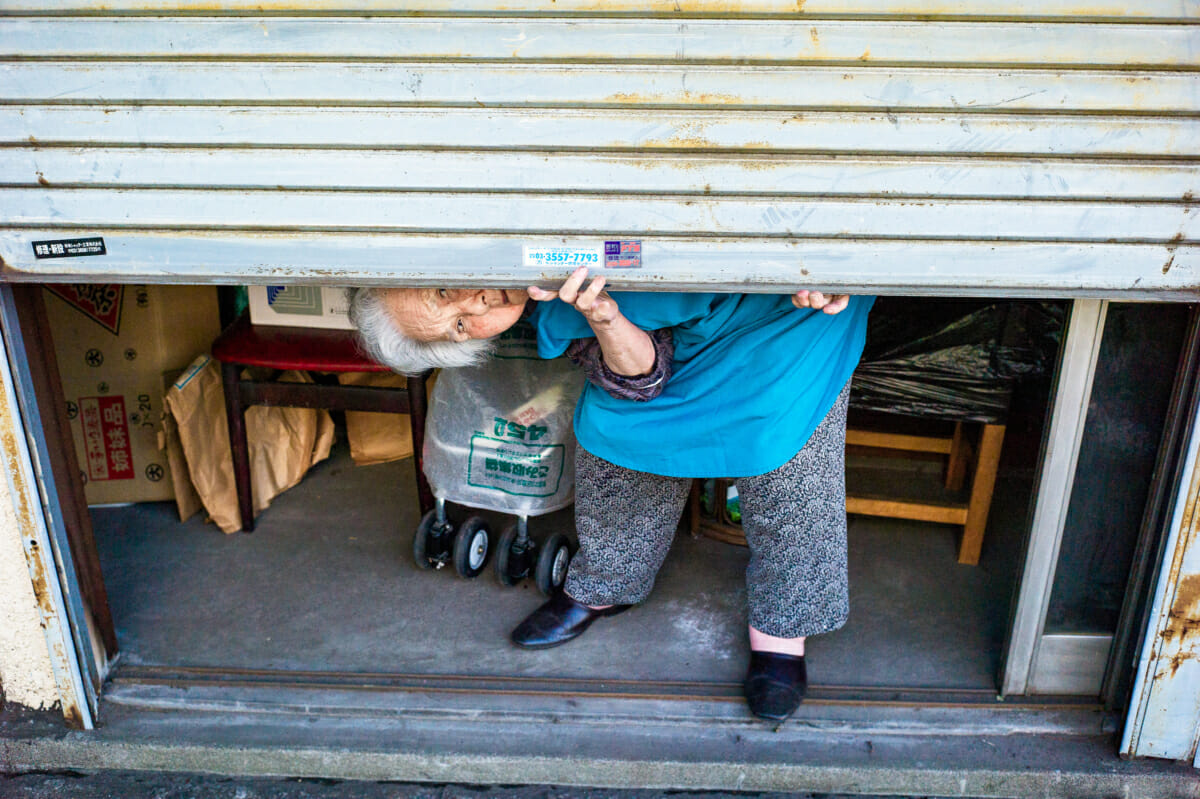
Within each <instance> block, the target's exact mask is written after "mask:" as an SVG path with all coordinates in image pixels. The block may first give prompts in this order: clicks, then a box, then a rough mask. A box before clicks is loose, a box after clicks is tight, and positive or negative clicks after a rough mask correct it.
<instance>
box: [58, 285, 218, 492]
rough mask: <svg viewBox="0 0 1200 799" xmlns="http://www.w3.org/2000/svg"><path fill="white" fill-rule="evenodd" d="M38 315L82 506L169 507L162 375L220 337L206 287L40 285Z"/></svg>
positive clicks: (213, 299) (214, 300)
mask: <svg viewBox="0 0 1200 799" xmlns="http://www.w3.org/2000/svg"><path fill="white" fill-rule="evenodd" d="M45 296H46V314H47V316H48V317H49V320H50V328H51V331H52V335H53V337H54V351H55V354H56V356H57V358H58V370H59V374H60V377H61V378H62V384H63V393H64V395H65V397H64V398H65V400H66V403H67V415H68V417H69V418H70V421H71V431H72V434H73V435H74V438H75V449H76V452H77V453H78V455H79V468H80V469H81V470H82V472H83V476H84V481H85V484H84V493H85V496H86V497H87V502H88V504H89V505H102V504H107V503H123V502H152V501H159V500H174V499H175V491H174V488H173V483H172V476H171V472H170V465H169V463H168V460H167V454H166V452H165V451H163V450H161V449H160V448H159V432H160V431H161V429H162V417H163V373H164V372H168V371H172V370H175V371H178V370H180V369H183V368H184V367H186V366H187V365H188V364H189V363H190V362H191V361H192V360H193V359H194V358H195V357H196V356H197V355H198V354H200V353H204V352H207V351H208V349H209V347H210V346H211V345H212V342H213V339H215V338H216V337H217V334H218V333H220V317H219V314H218V311H217V291H216V288H215V287H212V286H121V285H110V284H106V285H99V284H71V285H56V286H47V287H46V290H45Z"/></svg>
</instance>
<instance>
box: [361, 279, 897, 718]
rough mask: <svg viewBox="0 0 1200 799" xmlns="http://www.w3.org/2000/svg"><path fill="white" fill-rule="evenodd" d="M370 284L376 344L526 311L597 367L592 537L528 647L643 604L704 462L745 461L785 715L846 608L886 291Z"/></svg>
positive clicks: (534, 624) (524, 638) (364, 310)
mask: <svg viewBox="0 0 1200 799" xmlns="http://www.w3.org/2000/svg"><path fill="white" fill-rule="evenodd" d="M586 278H587V270H586V269H579V270H577V271H576V272H574V273H573V274H572V275H571V276H570V278H568V279H567V281H566V282H565V283H564V284H563V285H562V287H561V288H560V289H559V290H558V291H547V290H544V289H539V288H537V287H530V288H529V290H528V292H525V291H519V290H507V289H506V290H455V289H362V290H359V291H358V292H357V294H356V296H355V298H354V303H353V308H352V314H353V316H354V318H355V320H356V322H357V324H358V327H359V329H360V331H361V335H362V338H363V341H364V343H365V345H366V346H367V348H368V350H369V351H370V352H371V353H372V355H374V357H376V358H377V359H378V360H379V361H381V362H382V363H385V364H387V365H389V366H391V367H392V368H393V369H395V370H397V371H400V372H408V373H411V372H416V371H422V370H425V369H428V368H430V367H435V366H440V367H452V366H460V365H463V364H466V363H471V362H475V361H476V360H478V359H480V358H482V357H485V355H486V352H487V349H488V339H490V338H492V337H494V336H496V335H497V334H499V333H501V332H503V331H504V330H506V329H508V328H509V327H510V326H512V325H513V324H514V323H515V322H516V321H517V320H518V319H520V318H521V317H522V315H524V314H526V313H528V314H529V319H530V321H531V323H532V324H533V326H534V328H535V329H536V331H537V343H538V353H539V355H541V356H542V357H545V358H554V357H557V356H560V355H562V354H563V353H564V352H565V353H568V354H569V355H570V356H571V357H572V359H573V360H575V361H576V362H577V363H579V364H580V365H581V366H582V367H583V369H584V371H585V373H586V374H587V376H588V383H587V384H586V385H585V388H584V391H583V395H582V396H581V397H580V400H579V402H578V405H577V406H576V413H575V436H576V439H577V441H578V445H579V446H578V447H577V450H576V464H575V480H576V484H575V495H576V501H575V523H576V532H577V533H578V536H579V552H578V554H577V555H576V557H575V558H574V559H573V560H572V562H571V566H570V570H569V573H568V575H567V582H566V585H565V590H564V591H563V592H560V593H559V594H557V595H555V596H553V597H551V598H550V600H549V601H548V602H546V603H545V604H543V605H542V606H541V607H539V608H538V609H537V610H535V611H534V612H533V613H532V614H531V615H530V616H529V617H528V618H526V619H525V620H524V621H523V622H521V624H520V625H519V626H518V627H517V628H516V629H515V630H514V631H513V633H512V640H513V641H514V642H515V643H516V644H517V645H518V646H521V647H527V648H544V647H551V646H557V645H559V644H563V643H566V642H567V641H570V640H572V639H573V638H575V637H577V636H578V635H580V634H581V633H583V632H584V630H586V629H587V628H588V627H589V626H590V625H591V624H592V623H593V622H594V621H595V620H596V619H598V618H602V617H606V616H614V615H616V614H618V613H620V612H622V611H624V610H626V609H628V608H629V607H631V606H633V605H636V604H638V603H640V602H642V601H644V600H645V599H646V598H647V596H648V595H649V593H650V590H651V588H652V587H653V585H654V579H655V575H656V574H657V572H658V569H659V567H660V566H661V565H662V563H663V560H664V559H665V558H666V554H667V550H668V548H669V546H670V544H671V541H672V538H673V537H674V533H675V530H676V527H677V526H678V523H679V519H680V516H681V514H682V512H683V508H684V505H685V503H686V501H687V497H688V492H689V489H690V485H691V478H694V477H713V476H721V477H733V478H736V484H737V488H738V495H739V497H740V501H741V506H742V523H743V527H744V530H745V535H746V543H747V544H748V546H749V548H750V563H749V566H748V567H747V570H746V584H747V593H748V601H749V606H750V629H749V637H750V649H751V658H750V665H749V669H748V671H747V675H746V681H745V686H744V687H745V694H746V699H747V701H748V703H749V706H750V709H751V711H752V712H753V713H755V714H756V715H758V716H761V717H764V718H768V719H785V718H787V717H788V716H789V715H791V713H792V712H793V711H794V710H795V709H796V707H797V706H799V704H800V702H801V700H802V699H803V696H804V693H805V688H806V685H807V677H806V673H805V665H804V641H805V638H806V637H807V636H810V635H816V634H818V633H824V632H829V631H831V630H835V629H837V628H838V627H840V626H842V624H844V623H845V620H846V616H847V614H848V612H849V601H848V588H847V574H846V512H845V482H844V481H845V469H844V454H843V450H844V444H845V419H846V404H847V397H848V392H849V380H850V376H851V373H852V372H853V371H854V367H855V366H856V365H857V363H858V359H859V356H860V354H861V352H862V347H863V342H864V338H865V331H866V320H867V312H868V311H869V309H870V307H871V304H872V301H873V300H872V298H869V297H853V298H852V297H847V296H844V295H839V296H832V297H831V296H826V295H823V294H820V293H817V292H808V291H801V292H798V293H797V294H795V295H794V296H791V297H788V296H786V295H785V296H779V295H765V294H672V293H637V292H628V293H621V292H613V293H612V294H609V293H608V292H606V291H605V290H604V289H605V282H604V278H603V277H597V278H596V279H595V280H593V281H592V282H591V283H590V285H588V286H587V287H586V288H584V284H585V282H586Z"/></svg>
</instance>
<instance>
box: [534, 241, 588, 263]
mask: <svg viewBox="0 0 1200 799" xmlns="http://www.w3.org/2000/svg"><path fill="white" fill-rule="evenodd" d="M524 252H525V266H600V265H601V264H603V263H604V246H603V245H599V244H598V245H596V246H589V247H579V246H575V247H525V248H524Z"/></svg>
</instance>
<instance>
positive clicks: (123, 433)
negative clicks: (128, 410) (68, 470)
mask: <svg viewBox="0 0 1200 799" xmlns="http://www.w3.org/2000/svg"><path fill="white" fill-rule="evenodd" d="M79 419H80V421H81V422H82V423H83V443H84V451H85V453H86V456H87V474H88V479H89V480H132V479H133V451H132V447H131V444H130V441H129V424H128V422H127V421H126V419H125V400H124V398H123V397H80V398H79Z"/></svg>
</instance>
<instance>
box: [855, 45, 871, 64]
mask: <svg viewBox="0 0 1200 799" xmlns="http://www.w3.org/2000/svg"><path fill="white" fill-rule="evenodd" d="M858 60H859V61H870V60H871V48H870V47H868V48H867V49H866V50H863V54H862V55H860V56H859V57H858Z"/></svg>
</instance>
